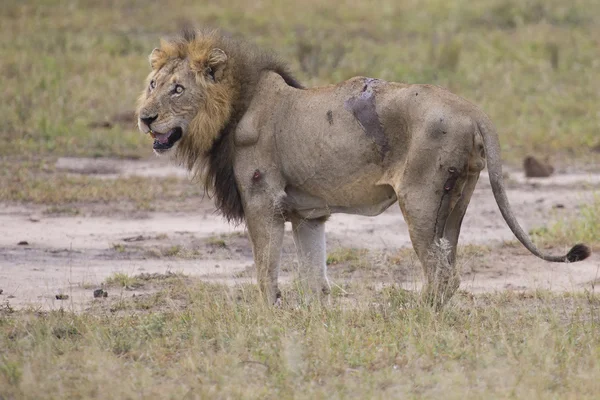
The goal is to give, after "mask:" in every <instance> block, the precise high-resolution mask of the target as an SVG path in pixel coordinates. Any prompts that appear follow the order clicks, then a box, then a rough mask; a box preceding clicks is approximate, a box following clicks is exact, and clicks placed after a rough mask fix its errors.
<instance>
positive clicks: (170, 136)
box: [150, 127, 183, 151]
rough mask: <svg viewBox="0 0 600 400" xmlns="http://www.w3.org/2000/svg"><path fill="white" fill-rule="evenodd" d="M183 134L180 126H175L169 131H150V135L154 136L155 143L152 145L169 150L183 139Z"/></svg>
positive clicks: (157, 148) (158, 148) (155, 148)
mask: <svg viewBox="0 0 600 400" xmlns="http://www.w3.org/2000/svg"><path fill="white" fill-rule="evenodd" d="M182 134H183V131H182V129H181V128H180V127H177V128H173V129H171V130H170V131H169V132H167V133H158V132H154V131H150V135H151V136H152V137H153V138H154V145H153V146H152V147H153V148H154V150H158V151H163V150H169V149H170V148H171V147H173V145H174V144H175V143H177V141H178V140H179V139H181V136H182Z"/></svg>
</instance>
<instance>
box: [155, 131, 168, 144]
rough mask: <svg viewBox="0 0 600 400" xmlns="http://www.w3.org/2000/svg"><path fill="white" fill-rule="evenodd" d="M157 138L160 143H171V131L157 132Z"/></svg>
mask: <svg viewBox="0 0 600 400" xmlns="http://www.w3.org/2000/svg"><path fill="white" fill-rule="evenodd" d="M155 139H156V140H158V141H159V143H162V144H167V143H169V133H168V132H167V133H161V134H157V135H156V137H155Z"/></svg>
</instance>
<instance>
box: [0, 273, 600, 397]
mask: <svg viewBox="0 0 600 400" xmlns="http://www.w3.org/2000/svg"><path fill="white" fill-rule="evenodd" d="M353 293H358V294H355V297H354V298H353V299H351V300H353V302H351V303H350V302H349V300H348V298H346V297H343V298H334V299H333V302H332V305H331V306H330V307H328V308H322V307H320V306H318V305H312V306H305V305H298V304H296V303H295V299H294V298H293V296H294V292H289V291H286V292H285V293H284V298H285V299H286V303H285V304H284V306H283V308H281V309H273V308H269V307H265V306H264V305H263V304H262V303H261V302H260V301H259V300H258V299H257V293H256V292H255V289H254V288H253V287H247V286H243V287H238V288H235V289H232V288H227V287H223V286H218V285H212V284H206V283H199V282H194V281H185V280H182V279H175V280H171V281H170V283H169V285H167V286H165V287H164V288H163V290H162V291H160V292H158V293H156V294H153V295H148V296H145V297H144V296H140V297H137V296H136V297H135V298H132V299H113V300H112V301H113V303H110V304H109V303H107V301H110V297H109V300H107V301H99V302H98V303H96V305H98V306H99V307H104V308H97V309H94V310H93V311H89V312H84V313H82V314H73V313H70V312H66V311H56V312H51V313H35V312H25V311H23V312H9V311H0V347H1V348H2V349H3V351H2V354H1V355H0V387H1V388H3V389H2V390H3V396H5V397H7V398H23V399H27V398H31V399H34V398H35V399H37V398H47V397H48V396H50V397H52V396H54V395H56V396H58V395H60V397H62V398H100V397H101V398H139V397H148V396H152V397H157V398H198V399H200V398H280V399H288V398H289V399H291V398H306V399H309V398H310V399H314V398H323V399H325V398H357V399H364V398H392V397H394V398H399V397H402V398H440V397H442V396H443V397H444V398H449V399H469V398H472V399H479V398H578V399H579V398H581V399H583V398H589V399H592V398H596V397H597V394H598V391H599V390H600V383H599V382H600V380H598V376H600V346H599V343H600V341H599V339H600V337H599V333H600V330H599V329H598V326H597V324H598V318H599V317H600V315H599V314H598V306H599V304H600V303H599V300H598V297H597V296H596V295H593V294H588V295H568V294H567V295H557V294H551V293H548V292H534V293H525V294H512V293H510V292H507V293H500V294H490V295H479V296H474V297H473V296H461V295H459V296H457V298H456V300H455V301H454V302H453V304H452V305H451V306H450V307H448V308H446V309H445V310H443V311H442V312H439V313H436V312H433V311H431V310H430V309H429V308H427V307H424V306H422V305H421V304H420V302H419V300H418V297H417V296H416V295H415V293H413V292H406V291H401V290H400V289H397V288H386V289H384V290H382V291H370V292H368V291H365V290H364V288H363V289H360V288H358V290H357V291H354V290H353ZM350 304H352V305H350ZM115 376H120V377H124V378H125V377H126V379H119V380H117V381H115V379H114V377H115Z"/></svg>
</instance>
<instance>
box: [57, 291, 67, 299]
mask: <svg viewBox="0 0 600 400" xmlns="http://www.w3.org/2000/svg"><path fill="white" fill-rule="evenodd" d="M55 297H56V300H68V299H69V295H68V294H62V293H61V294H57V295H56V296H55Z"/></svg>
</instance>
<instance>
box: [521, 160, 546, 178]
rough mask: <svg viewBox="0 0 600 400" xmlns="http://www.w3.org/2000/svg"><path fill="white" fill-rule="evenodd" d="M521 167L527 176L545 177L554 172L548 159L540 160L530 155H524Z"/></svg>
mask: <svg viewBox="0 0 600 400" xmlns="http://www.w3.org/2000/svg"><path fill="white" fill-rule="evenodd" d="M523 169H524V170H525V176H526V177H527V178H547V177H549V176H550V175H552V174H553V173H554V167H553V166H552V165H550V164H549V163H548V161H540V160H538V159H536V158H535V157H532V156H527V157H525V159H524V160H523Z"/></svg>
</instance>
